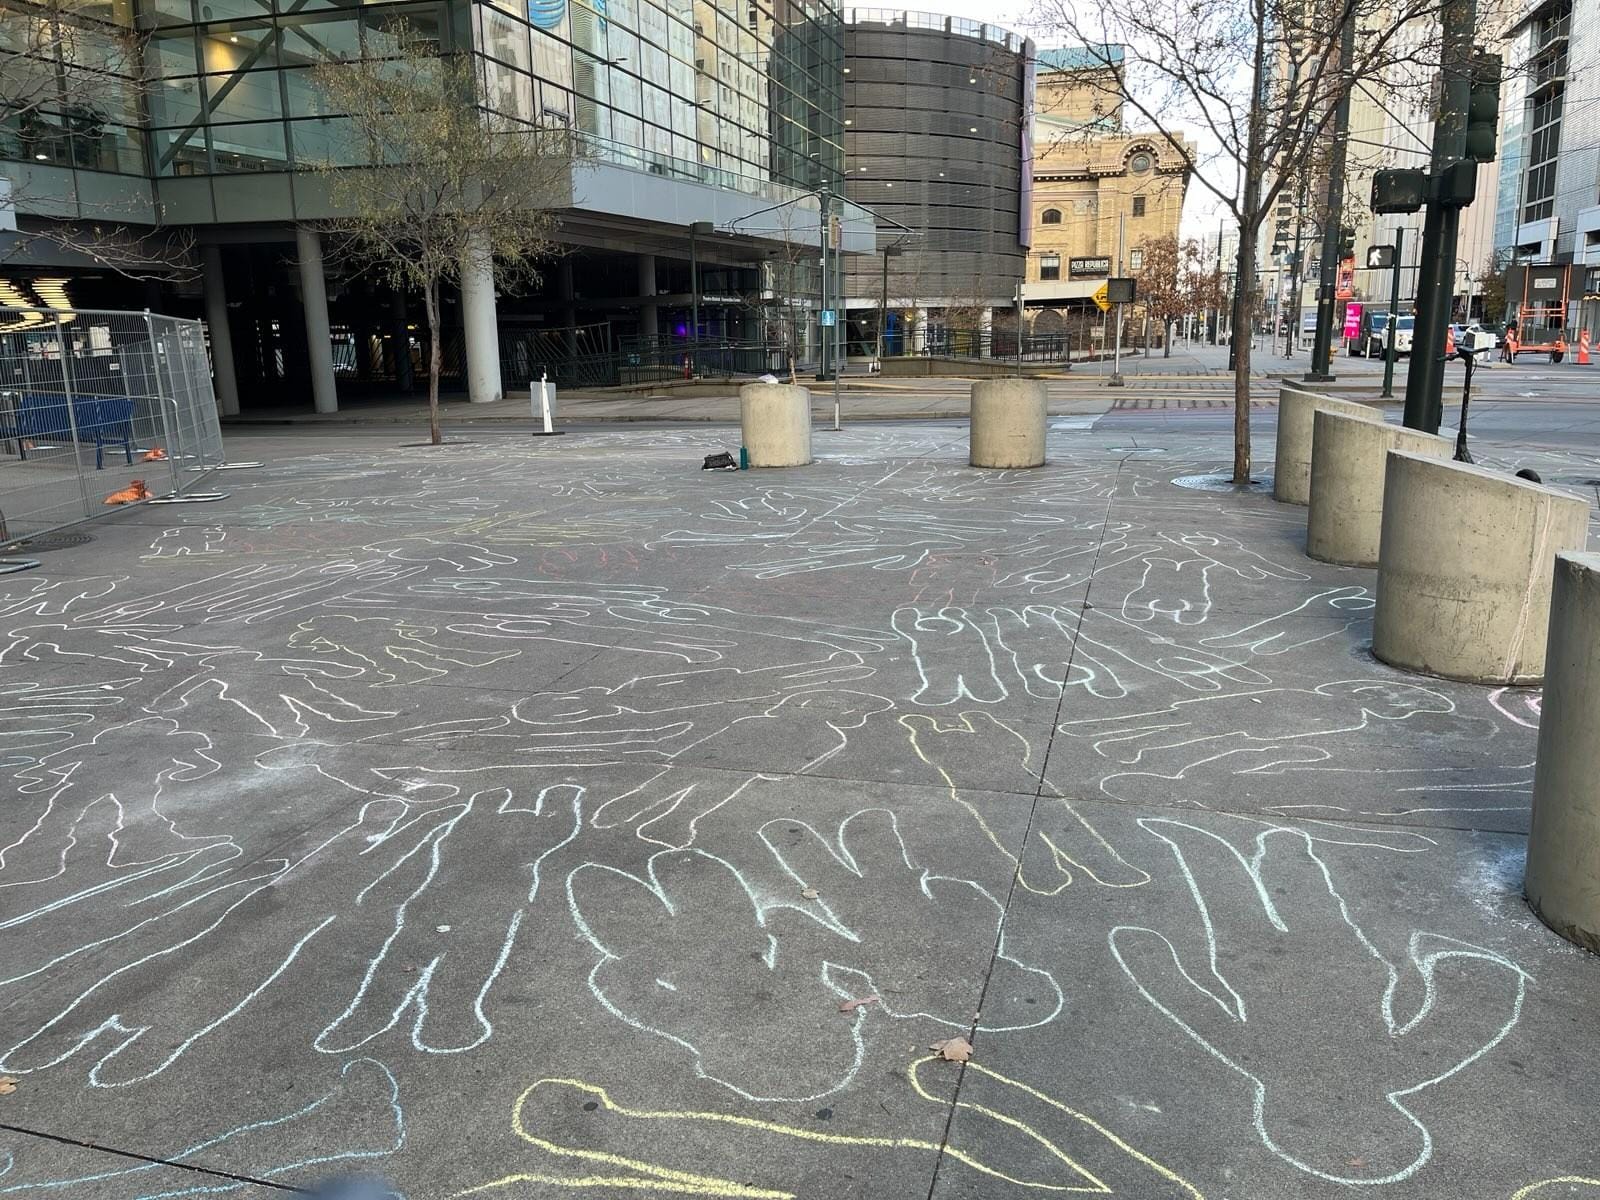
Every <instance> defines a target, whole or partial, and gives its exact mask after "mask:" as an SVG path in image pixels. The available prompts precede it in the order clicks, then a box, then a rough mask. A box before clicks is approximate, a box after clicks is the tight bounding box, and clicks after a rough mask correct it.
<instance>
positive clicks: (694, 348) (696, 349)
mask: <svg viewBox="0 0 1600 1200" xmlns="http://www.w3.org/2000/svg"><path fill="white" fill-rule="evenodd" d="M699 225H700V223H699V222H698V221H692V222H690V224H689V355H690V358H689V374H690V375H691V376H694V375H698V374H699V373H700V247H699V244H698V241H697V238H696V232H697V230H698V229H699Z"/></svg>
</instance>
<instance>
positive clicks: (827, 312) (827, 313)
mask: <svg viewBox="0 0 1600 1200" xmlns="http://www.w3.org/2000/svg"><path fill="white" fill-rule="evenodd" d="M821 324H822V325H823V326H824V327H825V328H831V327H832V326H834V325H836V324H838V322H837V321H836V320H834V315H833V309H831V308H825V309H823V310H822V318H821Z"/></svg>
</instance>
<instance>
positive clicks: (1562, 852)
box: [1523, 554, 1600, 951]
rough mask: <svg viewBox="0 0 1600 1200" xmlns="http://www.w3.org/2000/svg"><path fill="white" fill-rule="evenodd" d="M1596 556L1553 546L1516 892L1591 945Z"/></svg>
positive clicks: (1599, 709) (1598, 712)
mask: <svg viewBox="0 0 1600 1200" xmlns="http://www.w3.org/2000/svg"><path fill="white" fill-rule="evenodd" d="M1597 779H1600V555H1597V554H1558V555H1557V556H1556V567H1555V576H1554V584H1553V587H1552V588H1551V594H1550V636H1549V640H1548V641H1547V642H1546V644H1545V677H1544V702H1543V707H1542V710H1541V712H1540V714H1539V764H1538V767H1537V769H1536V771H1535V773H1534V778H1533V830H1532V832H1531V833H1530V835H1529V837H1528V866H1527V873H1526V875H1525V876H1524V878H1523V890H1524V891H1525V892H1526V893H1527V897H1528V903H1529V904H1531V905H1532V906H1533V911H1534V912H1536V913H1538V914H1539V919H1540V920H1541V921H1543V922H1544V923H1545V924H1546V925H1548V926H1550V928H1551V929H1553V930H1555V931H1556V932H1557V933H1559V934H1560V935H1561V936H1562V937H1564V938H1566V939H1567V940H1568V941H1570V942H1576V943H1577V944H1578V945H1580V946H1583V947H1584V948H1586V949H1588V950H1593V951H1600V788H1597V787H1596V786H1595V781H1596V780H1597Z"/></svg>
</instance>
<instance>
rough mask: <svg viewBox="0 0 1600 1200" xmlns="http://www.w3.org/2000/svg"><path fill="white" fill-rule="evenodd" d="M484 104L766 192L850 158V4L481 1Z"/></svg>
mask: <svg viewBox="0 0 1600 1200" xmlns="http://www.w3.org/2000/svg"><path fill="white" fill-rule="evenodd" d="M473 21H474V30H473V37H474V44H475V46H476V48H477V52H478V54H479V56H480V58H481V60H482V78H483V95H484V99H485V103H486V104H487V105H488V106H489V107H490V108H492V109H494V110H495V111H497V112H499V113H502V114H504V115H507V116H511V117H516V118H519V119H522V120H529V121H537V120H560V121H566V122H569V123H571V124H572V125H573V126H574V128H576V129H577V130H578V131H580V132H581V133H582V134H583V135H584V136H585V139H586V141H587V142H588V143H589V144H590V146H591V147H592V148H593V152H594V153H595V154H596V155H597V156H598V157H600V158H602V159H605V160H609V161H615V162H618V163H621V164H622V165H624V166H629V167H633V168H635V169H637V170H642V171H648V172H651V173H653V174H658V175H667V176H671V177H674V178H683V179H691V180H698V181H701V182H705V183H712V184H716V185H718V186H722V187H729V188H734V189H737V190H739V191H746V192H756V193H764V192H765V191H766V188H765V185H766V184H768V183H769V182H777V183H781V184H786V185H790V186H793V187H802V188H815V187H817V186H819V185H820V184H821V183H822V182H824V181H826V182H830V183H831V182H836V181H837V179H838V177H839V171H840V167H841V165H842V154H843V152H842V142H841V137H840V134H841V130H842V121H841V117H840V106H841V97H840V82H841V66H842V63H843V44H842V41H841V29H840V20H839V12H838V10H837V9H835V8H831V7H828V6H827V5H826V4H825V3H804V4H795V3H789V2H788V0H661V2H660V3H656V2H654V0H526V3H520V2H518V0H494V2H492V3H478V4H474V5H473Z"/></svg>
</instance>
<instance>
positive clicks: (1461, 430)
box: [1455, 350, 1477, 463]
mask: <svg viewBox="0 0 1600 1200" xmlns="http://www.w3.org/2000/svg"><path fill="white" fill-rule="evenodd" d="M1476 357H1477V356H1476V355H1475V354H1473V352H1472V351H1470V350H1463V351H1462V352H1461V362H1462V365H1463V366H1464V367H1465V368H1466V379H1465V380H1463V381H1462V384H1461V420H1460V421H1458V422H1457V423H1456V455H1455V458H1456V461H1457V462H1464V463H1469V462H1471V461H1472V455H1471V454H1470V453H1469V452H1468V451H1467V401H1468V400H1470V399H1471V398H1472V367H1473V359H1474V358H1476Z"/></svg>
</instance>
